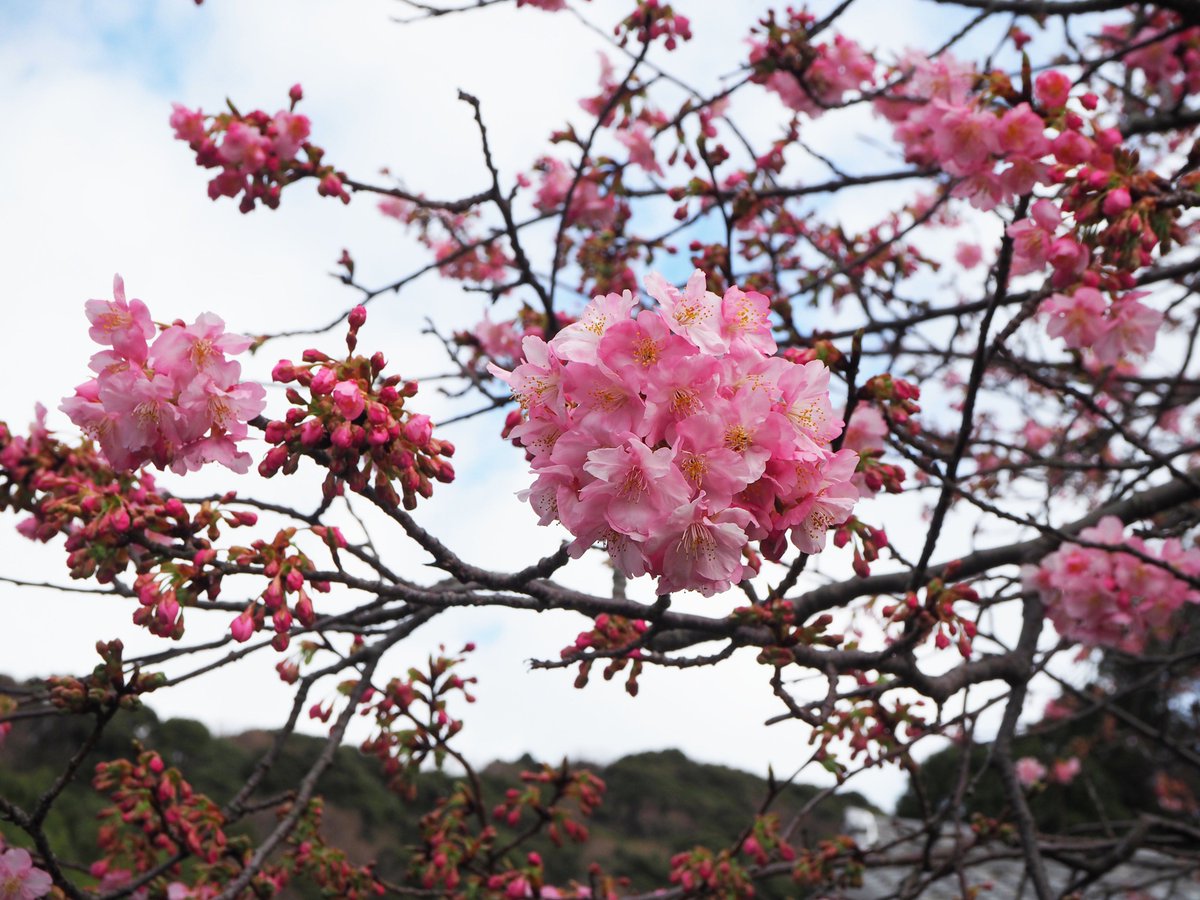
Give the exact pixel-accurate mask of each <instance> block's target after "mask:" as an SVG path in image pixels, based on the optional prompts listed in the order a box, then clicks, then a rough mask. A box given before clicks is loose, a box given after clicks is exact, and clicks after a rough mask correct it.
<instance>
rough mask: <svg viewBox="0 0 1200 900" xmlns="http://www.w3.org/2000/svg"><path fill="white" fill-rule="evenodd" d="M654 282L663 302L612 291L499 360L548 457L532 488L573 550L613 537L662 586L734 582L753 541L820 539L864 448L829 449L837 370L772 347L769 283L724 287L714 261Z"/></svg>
mask: <svg viewBox="0 0 1200 900" xmlns="http://www.w3.org/2000/svg"><path fill="white" fill-rule="evenodd" d="M647 286H648V288H649V291H650V293H651V295H652V296H653V297H655V298H656V299H658V300H659V301H660V304H661V305H660V307H659V308H657V309H641V308H640V307H639V303H638V300H637V298H636V297H635V296H633V295H632V294H631V293H627V294H623V295H618V294H610V295H608V296H607V297H597V298H596V299H595V300H593V301H592V302H591V303H590V304H589V305H588V307H587V309H585V310H584V312H583V314H582V315H581V317H580V319H579V321H578V322H577V323H575V324H573V325H570V326H568V327H567V328H564V329H563V330H562V331H561V332H559V334H558V335H556V336H555V338H554V339H553V340H552V341H550V342H549V343H546V342H545V341H543V340H541V339H540V338H537V337H526V338H525V340H524V342H523V344H522V352H523V356H522V358H521V360H520V361H519V362H518V364H517V365H516V367H515V368H513V369H512V371H506V370H504V369H501V368H499V367H498V366H495V365H494V364H493V365H492V366H490V367H489V368H490V371H491V372H492V373H493V374H494V375H496V377H498V378H500V379H501V380H503V381H504V382H505V383H507V384H508V385H509V387H510V388H511V389H512V391H513V394H514V396H515V397H516V398H517V399H518V401H519V402H520V404H521V407H522V410H523V414H522V415H521V417H520V419H519V420H518V421H517V422H516V423H509V424H508V425H507V426H506V427H507V428H508V429H509V431H508V433H509V435H510V436H511V437H512V438H513V439H514V440H515V441H516V442H518V443H519V444H520V446H522V447H523V448H524V449H525V451H526V454H527V457H528V459H529V461H530V465H531V467H532V470H533V475H534V481H533V484H532V486H531V487H530V488H529V489H528V490H526V491H523V492H522V493H521V495H520V496H521V497H522V499H524V500H525V501H527V502H528V503H530V505H531V506H533V507H534V510H535V511H536V512H537V514H538V517H539V522H540V523H541V524H543V525H547V524H549V523H551V522H553V521H555V520H557V521H559V522H561V523H562V524H563V525H564V526H565V527H566V528H567V529H568V530H569V531H570V532H571V534H572V535H573V537H574V540H573V541H572V542H571V544H570V545H569V547H568V550H569V552H570V553H571V555H573V556H578V555H580V554H582V553H584V552H586V551H587V550H588V549H589V548H591V547H593V546H596V545H600V546H603V548H604V549H605V550H606V551H607V553H608V555H609V558H610V559H611V560H612V563H613V565H614V566H616V567H617V568H618V569H619V570H620V571H622V572H624V573H625V574H626V575H627V576H629V577H635V576H637V575H642V574H647V573H648V574H651V575H654V576H655V577H657V578H658V586H657V589H658V591H659V592H660V593H663V592H667V591H674V590H698V591H700V592H701V593H704V594H711V593H714V592H716V591H721V590H726V589H728V588H729V587H730V586H731V585H732V584H735V583H736V582H737V581H739V580H740V579H741V578H742V576H743V567H744V565H745V564H744V562H743V559H744V558H752V556H751V557H747V553H748V552H749V543H750V542H751V541H757V540H763V539H765V538H768V537H769V538H770V539H771V541H772V542H773V543H772V548H773V551H775V550H777V551H779V552H776V553H775V555H774V556H773V557H772V558H778V555H779V553H781V552H782V549H783V544H785V543H786V541H787V539H788V533H789V531H790V532H792V534H793V538H792V539H793V541H795V542H796V545H797V546H798V547H802V548H805V549H806V552H815V550H816V549H819V548H820V547H821V546H823V545H824V541H825V535H824V531H825V530H827V529H828V528H829V527H831V526H833V525H837V524H841V523H842V522H844V521H845V520H846V518H847V517H848V516H849V514H850V510H851V508H852V506H853V503H854V500H855V499H856V498H857V497H858V492H857V490H856V489H855V488H854V486H853V485H852V484H851V483H850V481H851V479H852V478H853V477H854V470H855V467H856V464H857V455H856V454H855V453H854V452H853V451H852V450H844V451H841V452H839V453H837V454H834V453H832V452H831V451H830V449H829V444H830V442H831V441H832V440H833V439H834V438H835V437H836V436H837V434H838V433H839V432H840V430H841V427H842V423H841V421H840V420H839V419H838V417H837V416H836V415H834V414H833V412H832V408H831V405H830V401H829V371H828V370H827V369H826V368H825V366H824V365H823V364H822V363H820V362H817V361H812V362H808V363H805V364H798V363H795V362H792V361H791V360H790V359H786V358H781V357H777V356H774V355H773V353H774V350H775V344H774V341H773V340H772V339H771V337H770V325H769V320H768V318H767V314H768V310H769V309H770V304H769V301H768V300H767V298H766V297H762V296H761V295H757V294H754V293H752V292H743V291H741V290H740V289H738V288H731V289H730V290H729V291H728V292H727V293H726V295H725V297H724V298H720V297H717V296H716V295H715V294H713V293H712V292H709V291H707V289H706V279H705V276H704V273H703V272H701V271H697V272H695V273H694V274H693V276H692V277H691V279H689V281H688V284H687V286H686V288H685V289H684V290H683V291H680V290H678V289H676V288H674V287H672V286H670V285H669V284H668V283H667V282H666V281H665V280H664V279H663V278H662V277H661V276H657V275H651V276H649V277H648V278H647ZM635 312H636V318H631V317H630V316H631V314H633V313H635ZM664 523H666V524H664ZM764 549H765V545H764Z"/></svg>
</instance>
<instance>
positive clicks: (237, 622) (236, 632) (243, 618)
mask: <svg viewBox="0 0 1200 900" xmlns="http://www.w3.org/2000/svg"><path fill="white" fill-rule="evenodd" d="M229 631H230V632H231V633H232V634H233V639H234V640H235V641H237V642H238V643H239V644H243V643H245V642H246V641H248V640H250V635H252V634H254V617H253V616H252V615H251V614H250V610H249V609H248V608H247V609H246V611H245V612H243V613H242V614H241V615H240V616H238V617H237V618H236V619H234V620H233V622H232V623H231V624H230V626H229Z"/></svg>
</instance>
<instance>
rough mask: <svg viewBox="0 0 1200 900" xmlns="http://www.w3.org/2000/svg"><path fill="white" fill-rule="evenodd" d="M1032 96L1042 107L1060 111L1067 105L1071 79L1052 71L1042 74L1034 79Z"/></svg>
mask: <svg viewBox="0 0 1200 900" xmlns="http://www.w3.org/2000/svg"><path fill="white" fill-rule="evenodd" d="M1033 95H1034V97H1036V98H1037V101H1038V103H1040V104H1042V105H1043V106H1046V107H1048V108H1050V109H1061V108H1062V107H1064V106H1066V105H1067V98H1068V97H1070V95H1071V79H1070V78H1069V77H1067V76H1066V75H1065V74H1063V73H1062V72H1058V71H1056V70H1053V69H1051V70H1049V71H1046V72H1042V73H1041V74H1039V75H1038V77H1037V78H1036V79H1034V82H1033Z"/></svg>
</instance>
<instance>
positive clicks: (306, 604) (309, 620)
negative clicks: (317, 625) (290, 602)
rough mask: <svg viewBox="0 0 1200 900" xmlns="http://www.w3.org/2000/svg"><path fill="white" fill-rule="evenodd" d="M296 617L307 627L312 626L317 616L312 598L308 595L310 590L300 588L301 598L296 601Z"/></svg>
mask: <svg viewBox="0 0 1200 900" xmlns="http://www.w3.org/2000/svg"><path fill="white" fill-rule="evenodd" d="M296 618H297V619H299V620H300V624H301V625H303V626H304V627H305V628H309V627H311V626H312V624H313V622H315V621H316V619H317V617H316V615H315V614H314V613H313V605H312V600H311V599H310V598H309V596H308V592H307V591H305V590H304V589H303V588H301V590H300V599H299V600H297V601H296Z"/></svg>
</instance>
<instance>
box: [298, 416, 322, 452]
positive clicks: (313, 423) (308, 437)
mask: <svg viewBox="0 0 1200 900" xmlns="http://www.w3.org/2000/svg"><path fill="white" fill-rule="evenodd" d="M323 437H325V426H324V425H322V424H321V420H320V419H305V421H304V424H303V425H301V426H300V443H302V444H303V445H304V446H305V447H315V446H316V445H317V444H319V443H321V438H323Z"/></svg>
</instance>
